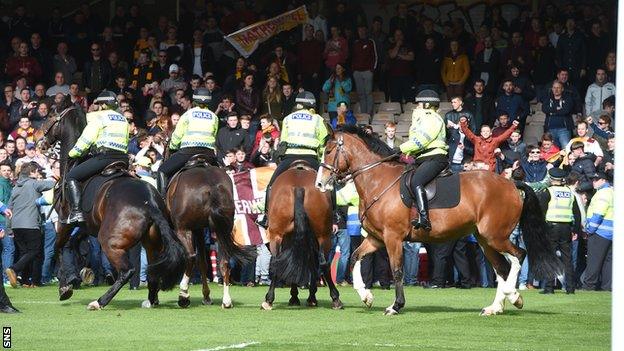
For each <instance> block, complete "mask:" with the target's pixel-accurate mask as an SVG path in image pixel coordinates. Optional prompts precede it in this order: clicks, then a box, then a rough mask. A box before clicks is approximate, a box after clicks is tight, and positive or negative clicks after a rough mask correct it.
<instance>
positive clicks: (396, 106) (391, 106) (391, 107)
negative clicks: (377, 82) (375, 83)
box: [377, 102, 403, 115]
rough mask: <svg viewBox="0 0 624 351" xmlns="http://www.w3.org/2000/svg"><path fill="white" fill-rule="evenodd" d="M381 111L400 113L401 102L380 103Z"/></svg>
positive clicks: (379, 110)
mask: <svg viewBox="0 0 624 351" xmlns="http://www.w3.org/2000/svg"><path fill="white" fill-rule="evenodd" d="M377 112H379V113H392V114H393V115H400V114H401V112H403V111H401V104H400V103H398V102H382V103H381V104H379V109H378V111H377Z"/></svg>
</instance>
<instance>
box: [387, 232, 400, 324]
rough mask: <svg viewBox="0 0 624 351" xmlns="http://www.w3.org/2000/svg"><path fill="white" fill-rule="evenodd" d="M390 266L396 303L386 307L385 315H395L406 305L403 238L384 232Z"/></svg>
mask: <svg viewBox="0 0 624 351" xmlns="http://www.w3.org/2000/svg"><path fill="white" fill-rule="evenodd" d="M384 238H385V240H384V242H385V243H386V248H387V250H388V258H389V259H390V268H391V269H392V277H393V278H394V293H395V294H394V303H393V304H392V305H390V306H388V307H387V308H386V310H385V311H384V314H385V315H389V316H391V315H395V314H398V313H399V311H401V308H403V306H405V293H404V291H403V238H402V237H401V236H400V235H399V234H396V233H384Z"/></svg>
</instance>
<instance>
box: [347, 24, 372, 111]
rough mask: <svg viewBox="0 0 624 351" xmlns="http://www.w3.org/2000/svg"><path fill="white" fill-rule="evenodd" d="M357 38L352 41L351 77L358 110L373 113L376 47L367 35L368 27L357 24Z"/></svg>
mask: <svg viewBox="0 0 624 351" xmlns="http://www.w3.org/2000/svg"><path fill="white" fill-rule="evenodd" d="M357 31H358V38H359V39H358V40H356V41H355V43H353V51H352V52H353V57H352V62H351V68H352V69H353V79H355V87H356V89H357V93H358V96H359V98H360V110H361V111H362V112H364V113H368V114H369V115H370V116H372V115H373V94H372V92H373V72H374V71H375V68H377V47H376V46H375V42H374V41H373V40H372V39H370V38H369V37H368V28H366V25H364V24H361V25H359V26H358V29H357Z"/></svg>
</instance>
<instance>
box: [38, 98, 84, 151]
mask: <svg viewBox="0 0 624 351" xmlns="http://www.w3.org/2000/svg"><path fill="white" fill-rule="evenodd" d="M75 109H76V107H74V106H70V107H67V108H66V109H64V110H63V111H61V113H54V115H52V116H50V117H52V119H53V122H52V123H50V125H48V126H45V128H43V129H42V130H41V131H42V132H43V136H42V137H41V140H40V141H39V142H40V143H42V142H46V143H47V142H48V133H49V132H50V130H51V129H52V128H54V126H55V125H57V124H58V123H59V122H60V121H61V118H63V116H65V115H66V114H67V113H68V112H69V111H71V110H75Z"/></svg>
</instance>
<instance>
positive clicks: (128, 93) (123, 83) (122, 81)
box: [111, 74, 137, 102]
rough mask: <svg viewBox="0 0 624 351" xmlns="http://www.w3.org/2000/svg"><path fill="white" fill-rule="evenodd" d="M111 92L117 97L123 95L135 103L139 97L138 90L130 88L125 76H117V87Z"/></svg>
mask: <svg viewBox="0 0 624 351" xmlns="http://www.w3.org/2000/svg"><path fill="white" fill-rule="evenodd" d="M111 91H112V92H113V93H115V94H116V95H122V96H123V97H124V98H125V99H126V100H128V101H131V102H134V101H135V99H136V97H137V92H136V90H134V89H132V88H130V87H128V79H126V76H125V75H123V74H119V75H117V76H115V86H113V87H112V89H111Z"/></svg>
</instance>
